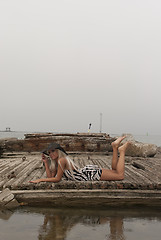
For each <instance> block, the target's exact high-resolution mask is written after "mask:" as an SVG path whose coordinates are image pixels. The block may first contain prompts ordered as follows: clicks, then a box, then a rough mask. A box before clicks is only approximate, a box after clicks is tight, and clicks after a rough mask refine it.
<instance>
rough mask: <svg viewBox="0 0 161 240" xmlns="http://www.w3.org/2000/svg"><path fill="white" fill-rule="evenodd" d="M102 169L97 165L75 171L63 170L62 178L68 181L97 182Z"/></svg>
mask: <svg viewBox="0 0 161 240" xmlns="http://www.w3.org/2000/svg"><path fill="white" fill-rule="evenodd" d="M101 174H102V169H101V168H99V167H98V166H97V165H87V166H85V167H83V168H81V169H77V170H73V171H70V170H65V171H64V174H63V177H65V179H66V180H70V181H99V180H100V177H101Z"/></svg>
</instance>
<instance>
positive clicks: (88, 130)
mask: <svg viewBox="0 0 161 240" xmlns="http://www.w3.org/2000/svg"><path fill="white" fill-rule="evenodd" d="M91 126H92V123H90V124H89V127H88V132H90V129H91Z"/></svg>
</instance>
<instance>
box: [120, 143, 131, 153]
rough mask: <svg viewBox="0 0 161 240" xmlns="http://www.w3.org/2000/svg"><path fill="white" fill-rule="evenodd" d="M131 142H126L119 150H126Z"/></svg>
mask: <svg viewBox="0 0 161 240" xmlns="http://www.w3.org/2000/svg"><path fill="white" fill-rule="evenodd" d="M129 144H130V142H126V143H124V144H123V145H122V146H121V147H119V149H118V150H119V152H126V149H127V147H128V146H129Z"/></svg>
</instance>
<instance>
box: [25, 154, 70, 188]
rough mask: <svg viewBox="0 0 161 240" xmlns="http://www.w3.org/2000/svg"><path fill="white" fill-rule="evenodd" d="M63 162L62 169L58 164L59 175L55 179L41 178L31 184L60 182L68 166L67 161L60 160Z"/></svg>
mask: <svg viewBox="0 0 161 240" xmlns="http://www.w3.org/2000/svg"><path fill="white" fill-rule="evenodd" d="M59 161H60V162H61V167H60V164H58V170H57V175H56V176H55V177H50V178H41V179H37V180H34V181H30V182H31V183H39V182H55V183H56V182H59V181H60V180H61V178H62V176H63V173H64V171H63V169H65V166H66V159H65V158H62V159H60V160H59Z"/></svg>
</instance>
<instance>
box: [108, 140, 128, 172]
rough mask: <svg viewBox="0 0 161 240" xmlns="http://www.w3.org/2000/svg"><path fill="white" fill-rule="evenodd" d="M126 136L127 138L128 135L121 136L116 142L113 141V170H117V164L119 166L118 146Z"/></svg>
mask: <svg viewBox="0 0 161 240" xmlns="http://www.w3.org/2000/svg"><path fill="white" fill-rule="evenodd" d="M124 138H126V136H123V137H119V138H118V139H116V140H115V141H114V142H112V148H113V155H112V164H111V167H112V169H113V170H116V166H117V162H118V147H119V145H120V143H121V142H122V140H123V139H124Z"/></svg>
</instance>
